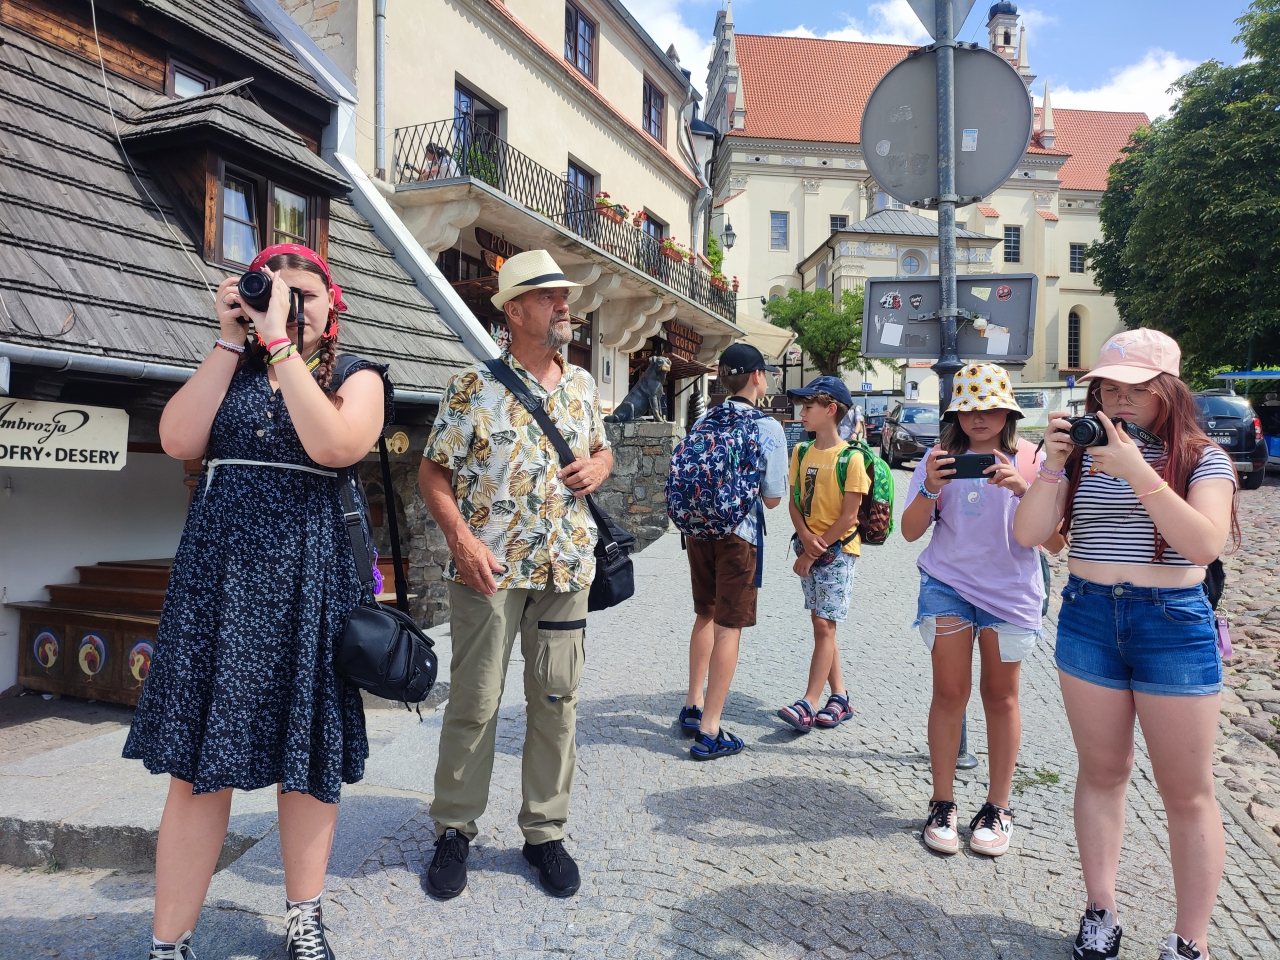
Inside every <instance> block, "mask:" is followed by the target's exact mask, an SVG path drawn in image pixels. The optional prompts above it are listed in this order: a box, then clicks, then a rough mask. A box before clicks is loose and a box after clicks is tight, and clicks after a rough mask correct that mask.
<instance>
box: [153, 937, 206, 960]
mask: <svg viewBox="0 0 1280 960" xmlns="http://www.w3.org/2000/svg"><path fill="white" fill-rule="evenodd" d="M148 960H196V954H195V951H194V950H192V949H191V931H190V930H188V931H187V932H186V933H184V934H183V935H182V936H180V937H179V938H178V942H177V943H155V942H154V941H152V944H151V955H150V957H149V958H148Z"/></svg>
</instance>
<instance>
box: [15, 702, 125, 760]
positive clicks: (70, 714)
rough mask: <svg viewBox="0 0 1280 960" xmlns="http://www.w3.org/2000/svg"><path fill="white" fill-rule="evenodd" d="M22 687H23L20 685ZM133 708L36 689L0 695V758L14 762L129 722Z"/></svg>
mask: <svg viewBox="0 0 1280 960" xmlns="http://www.w3.org/2000/svg"><path fill="white" fill-rule="evenodd" d="M18 689H20V688H18ZM132 719H133V708H132V707H125V706H121V705H120V704H118V703H99V702H96V701H93V700H80V699H77V698H75V697H65V698H58V699H49V700H45V699H44V698H43V696H42V695H41V694H39V693H36V692H35V691H28V692H27V694H26V695H25V696H10V697H3V698H0V758H2V759H0V762H3V763H12V762H13V761H15V760H24V759H26V758H27V757H32V756H35V755H36V754H38V753H45V752H46V751H49V750H54V749H56V748H58V747H65V746H67V745H68V744H71V743H75V742H76V741H78V740H87V739H89V738H90V737H96V736H99V735H101V734H104V733H109V732H110V731H112V730H119V729H122V728H124V727H127V726H129V722H130V721H131V720H132Z"/></svg>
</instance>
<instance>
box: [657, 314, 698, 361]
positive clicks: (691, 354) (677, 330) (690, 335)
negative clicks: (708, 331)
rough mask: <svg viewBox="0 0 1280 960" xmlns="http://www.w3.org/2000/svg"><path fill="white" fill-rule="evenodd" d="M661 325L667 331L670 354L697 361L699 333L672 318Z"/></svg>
mask: <svg viewBox="0 0 1280 960" xmlns="http://www.w3.org/2000/svg"><path fill="white" fill-rule="evenodd" d="M662 327H663V329H664V330H666V331H667V343H669V344H670V345H671V355H672V356H673V357H679V358H680V359H681V360H688V361H690V362H691V363H697V362H698V354H699V353H701V352H702V336H701V334H699V333H698V332H697V331H695V330H693V329H692V328H690V327H686V326H685V325H684V324H683V323H676V322H675V321H674V320H668V321H667V322H666V323H664V324H663V325H662Z"/></svg>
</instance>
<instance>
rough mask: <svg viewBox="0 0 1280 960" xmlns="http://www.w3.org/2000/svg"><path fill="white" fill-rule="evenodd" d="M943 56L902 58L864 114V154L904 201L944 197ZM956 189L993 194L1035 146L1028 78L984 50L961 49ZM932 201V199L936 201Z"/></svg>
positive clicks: (892, 193) (969, 194)
mask: <svg viewBox="0 0 1280 960" xmlns="http://www.w3.org/2000/svg"><path fill="white" fill-rule="evenodd" d="M936 64H937V53H936V51H932V50H930V51H928V52H925V53H920V54H917V55H915V56H910V57H907V59H905V60H903V61H902V62H900V63H898V64H897V65H896V66H894V67H893V69H891V70H890V71H889V72H888V73H886V74H885V75H884V76H883V77H882V78H881V79H880V82H879V83H878V84H876V88H875V89H874V90H873V91H872V92H871V98H870V99H869V100H868V101H867V106H866V109H865V110H863V112H862V155H863V157H864V158H865V159H866V163H867V169H868V170H870V171H871V175H872V176H873V177H875V180H876V183H878V184H879V185H880V187H881V188H882V189H883V190H884V191H885V192H886V193H888V194H889V195H890V196H891V197H893V198H894V199H896V200H901V201H902V202H903V203H907V204H911V203H919V202H920V201H923V200H926V199H928V198H931V197H936V196H937V195H938V94H937V66H936ZM955 111H956V123H955V130H956V154H955V156H956V193H957V194H958V195H959V196H962V197H985V196H988V195H989V194H991V193H993V192H994V191H995V189H996V188H997V187H999V186H1000V184H1002V183H1004V182H1005V181H1006V180H1007V179H1009V176H1010V174H1012V173H1013V171H1014V170H1015V169H1017V166H1018V162H1019V161H1020V160H1021V159H1022V157H1023V155H1024V154H1025V153H1026V152H1027V146H1028V145H1029V144H1030V143H1031V125H1032V117H1033V112H1032V107H1031V97H1030V96H1029V95H1028V93H1027V88H1026V85H1025V84H1024V83H1023V82H1022V78H1021V77H1020V76H1018V71H1017V70H1015V69H1014V68H1013V67H1012V66H1010V65H1009V63H1008V62H1007V61H1006V60H1005V59H1004V58H1003V57H1001V56H998V55H997V54H994V53H992V52H991V51H990V50H985V49H983V48H980V47H957V48H956V51H955ZM930 206H932V204H930Z"/></svg>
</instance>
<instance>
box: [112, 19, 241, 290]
mask: <svg viewBox="0 0 1280 960" xmlns="http://www.w3.org/2000/svg"><path fill="white" fill-rule="evenodd" d="M89 13H90V15H91V17H92V18H93V42H94V44H95V45H96V46H97V48H98V69H100V70H101V71H102V92H103V94H104V95H105V96H106V100H107V112H108V113H109V114H111V127H112V129H113V130H114V131H115V135H116V145H117V146H118V147H119V148H120V154H121V155H122V156H123V157H124V162H125V163H127V164H128V165H129V172H130V173H132V174H133V179H134V180H136V181H137V182H138V186H140V187H141V188H142V192H143V193H145V194H146V195H147V199H148V200H150V201H151V205H152V206H153V207H155V208H156V213H158V214H160V220H161V221H162V222H163V223H164V225H165V226H166V227H168V228H169V233H170V234H171V235H172V236H173V239H174V241H175V242H176V243H177V244H178V249H180V250H181V251H182V252H183V254H185V255H186V258H187V260H188V261H190V263H191V266H192V268H193V269H194V270H195V272H196V276H197V277H198V278H199V280H200V282H201V283H203V284H204V288H205V290H207V291H209V298H210V299H212V300H216V299H217V297H218V295H217V293H215V292H214V289H213V287H211V286H209V278H208V277H206V276H205V275H204V271H203V270H201V269H200V264H199V263H197V262H196V258H195V257H193V256H191V251H190V250H188V249H187V242H186V241H185V240H184V239H183V238H182V237H180V236H179V235H178V231H177V230H175V229H173V224H171V223H170V222H169V218H168V217H166V216H165V215H164V210H163V209H161V207H160V204H158V203H156V198H155V197H153V196H151V191H150V190H148V189H147V185H146V184H145V183H143V182H142V178H141V177H140V176H138V171H137V170H135V169H134V168H133V161H132V160H130V159H129V153H128V151H126V150H125V148H124V141H123V140H121V139H120V124H119V123H118V122H117V121H116V111H115V109H114V108H113V107H112V106H111V88H110V87H109V86H107V64H106V61H105V60H103V58H102V43H101V41H100V40H99V39H98V7H97V4H96V3H95V0H89Z"/></svg>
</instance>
